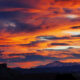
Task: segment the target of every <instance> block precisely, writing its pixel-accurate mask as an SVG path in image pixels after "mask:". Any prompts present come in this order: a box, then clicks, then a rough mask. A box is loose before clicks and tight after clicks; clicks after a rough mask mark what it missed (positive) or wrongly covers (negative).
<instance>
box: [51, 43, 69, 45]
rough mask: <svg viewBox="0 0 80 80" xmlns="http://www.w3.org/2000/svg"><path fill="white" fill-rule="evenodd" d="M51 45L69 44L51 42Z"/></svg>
mask: <svg viewBox="0 0 80 80" xmlns="http://www.w3.org/2000/svg"><path fill="white" fill-rule="evenodd" d="M51 45H69V44H67V43H51Z"/></svg>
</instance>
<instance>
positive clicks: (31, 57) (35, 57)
mask: <svg viewBox="0 0 80 80" xmlns="http://www.w3.org/2000/svg"><path fill="white" fill-rule="evenodd" d="M21 55H22V56H23V55H24V54H21ZM21 55H20V54H19V55H18V54H17V56H21ZM10 56H16V55H15V54H13V55H10ZM24 56H25V58H21V57H16V58H10V59H3V58H0V62H7V61H8V62H11V63H12V62H28V61H45V60H59V59H60V58H56V57H48V56H41V55H36V54H34V53H33V54H27V55H24Z"/></svg>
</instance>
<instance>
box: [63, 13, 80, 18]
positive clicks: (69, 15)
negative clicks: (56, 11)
mask: <svg viewBox="0 0 80 80" xmlns="http://www.w3.org/2000/svg"><path fill="white" fill-rule="evenodd" d="M64 17H66V18H69V19H75V18H79V17H80V16H78V15H76V14H66V15H65V16H64Z"/></svg>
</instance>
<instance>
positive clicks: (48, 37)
mask: <svg viewBox="0 0 80 80" xmlns="http://www.w3.org/2000/svg"><path fill="white" fill-rule="evenodd" d="M37 39H40V40H44V39H45V40H59V39H70V38H69V37H56V36H38V37H37Z"/></svg>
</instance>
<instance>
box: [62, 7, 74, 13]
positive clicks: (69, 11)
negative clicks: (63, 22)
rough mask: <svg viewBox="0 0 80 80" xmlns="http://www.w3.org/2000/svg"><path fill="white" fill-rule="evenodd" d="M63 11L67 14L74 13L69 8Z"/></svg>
mask: <svg viewBox="0 0 80 80" xmlns="http://www.w3.org/2000/svg"><path fill="white" fill-rule="evenodd" d="M63 10H64V12H65V13H72V11H73V10H71V9H68V8H63Z"/></svg>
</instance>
